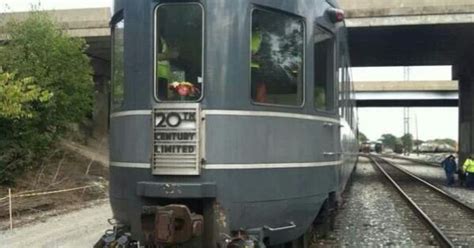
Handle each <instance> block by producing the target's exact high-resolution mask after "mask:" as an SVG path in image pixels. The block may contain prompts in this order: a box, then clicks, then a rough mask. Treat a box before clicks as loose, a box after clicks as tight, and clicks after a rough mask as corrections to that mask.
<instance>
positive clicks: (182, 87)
mask: <svg viewBox="0 0 474 248" xmlns="http://www.w3.org/2000/svg"><path fill="white" fill-rule="evenodd" d="M169 89H170V90H171V91H173V92H174V93H176V94H178V96H180V97H199V95H200V90H199V89H198V88H197V87H196V86H194V84H192V83H190V82H186V81H183V82H177V81H175V82H173V83H171V84H170V85H169Z"/></svg>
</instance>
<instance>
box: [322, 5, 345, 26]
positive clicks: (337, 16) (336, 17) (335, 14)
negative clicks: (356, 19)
mask: <svg viewBox="0 0 474 248" xmlns="http://www.w3.org/2000/svg"><path fill="white" fill-rule="evenodd" d="M326 12H327V14H328V16H329V19H330V20H331V21H332V22H333V23H337V22H342V21H344V17H345V14H344V10H342V9H336V8H329V9H328V10H327V11H326Z"/></svg>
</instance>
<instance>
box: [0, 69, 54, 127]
mask: <svg viewBox="0 0 474 248" xmlns="http://www.w3.org/2000/svg"><path fill="white" fill-rule="evenodd" d="M51 97H52V94H51V93H50V92H48V91H46V90H42V89H41V88H40V87H39V86H38V85H35V84H33V81H32V80H31V78H25V79H22V80H17V79H15V75H14V74H10V73H4V72H2V71H0V118H6V119H19V118H32V117H33V115H34V114H35V113H36V112H35V111H34V110H33V106H32V104H33V103H35V102H36V103H38V102H40V103H45V102H47V101H48V100H49V99H50V98H51Z"/></svg>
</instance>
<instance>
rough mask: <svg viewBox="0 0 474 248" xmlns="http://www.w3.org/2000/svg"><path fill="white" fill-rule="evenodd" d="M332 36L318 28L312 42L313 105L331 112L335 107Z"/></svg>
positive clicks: (333, 44)
mask: <svg viewBox="0 0 474 248" xmlns="http://www.w3.org/2000/svg"><path fill="white" fill-rule="evenodd" d="M334 46H335V43H334V36H333V35H332V34H330V33H328V32H326V31H324V30H319V29H318V32H317V35H316V43H315V44H314V106H315V107H316V109H318V110H322V111H327V112H332V111H334V108H335V106H334V105H335V88H334V81H335V58H334V51H335V48H334Z"/></svg>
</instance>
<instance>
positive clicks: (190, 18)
mask: <svg viewBox="0 0 474 248" xmlns="http://www.w3.org/2000/svg"><path fill="white" fill-rule="evenodd" d="M155 15H156V16H155V17H156V34H155V61H156V63H155V95H156V97H157V99H158V100H159V101H198V100H200V99H201V96H202V90H203V76H202V74H203V73H202V71H203V67H202V64H203V63H202V60H203V9H202V7H201V5H199V4H196V3H169V4H162V5H160V6H158V7H157V9H156V13H155Z"/></svg>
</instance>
